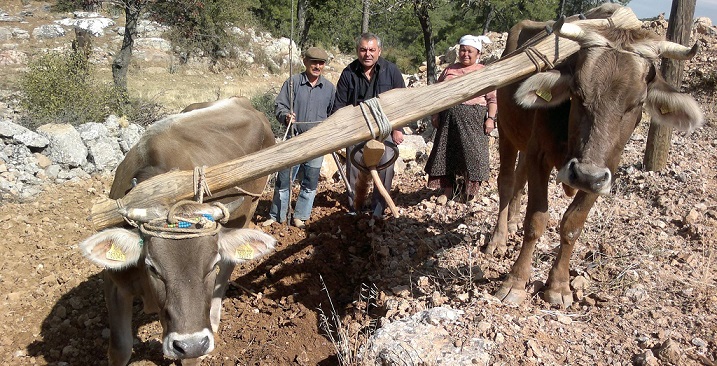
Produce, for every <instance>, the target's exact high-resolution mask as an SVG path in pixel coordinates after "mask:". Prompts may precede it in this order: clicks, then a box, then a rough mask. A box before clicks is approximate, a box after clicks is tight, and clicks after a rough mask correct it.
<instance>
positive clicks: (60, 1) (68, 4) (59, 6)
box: [52, 0, 102, 12]
mask: <svg viewBox="0 0 717 366" xmlns="http://www.w3.org/2000/svg"><path fill="white" fill-rule="evenodd" d="M101 3H102V1H101V0H57V2H55V4H54V5H53V6H52V10H54V11H57V12H67V11H75V10H90V9H95V8H97V7H99V6H100V4H101Z"/></svg>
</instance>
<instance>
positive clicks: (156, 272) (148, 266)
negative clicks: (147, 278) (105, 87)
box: [144, 259, 162, 278]
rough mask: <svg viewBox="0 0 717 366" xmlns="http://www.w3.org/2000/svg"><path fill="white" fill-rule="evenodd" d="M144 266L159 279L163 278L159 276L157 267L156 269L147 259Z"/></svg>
mask: <svg viewBox="0 0 717 366" xmlns="http://www.w3.org/2000/svg"><path fill="white" fill-rule="evenodd" d="M144 264H145V266H146V267H147V270H148V271H149V273H151V274H152V275H154V276H157V277H159V278H162V276H161V275H160V274H159V271H158V270H157V267H155V266H154V265H153V264H152V263H151V262H150V261H149V260H147V259H145V261H144Z"/></svg>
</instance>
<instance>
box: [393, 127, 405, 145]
mask: <svg viewBox="0 0 717 366" xmlns="http://www.w3.org/2000/svg"><path fill="white" fill-rule="evenodd" d="M391 137H392V138H393V142H394V143H395V144H396V145H401V143H402V142H403V132H401V131H399V130H393V132H391Z"/></svg>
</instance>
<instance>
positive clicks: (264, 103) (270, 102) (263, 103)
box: [251, 89, 286, 137]
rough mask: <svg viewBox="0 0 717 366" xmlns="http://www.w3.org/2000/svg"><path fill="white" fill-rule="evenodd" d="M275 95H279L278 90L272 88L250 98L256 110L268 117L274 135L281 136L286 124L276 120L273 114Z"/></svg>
mask: <svg viewBox="0 0 717 366" xmlns="http://www.w3.org/2000/svg"><path fill="white" fill-rule="evenodd" d="M277 95H279V92H278V91H276V90H274V89H270V90H267V91H266V92H264V94H257V95H255V96H253V97H252V98H251V105H252V106H254V108H256V109H257V110H258V111H260V112H262V113H264V114H265V115H266V118H267V119H269V123H271V131H272V132H274V136H282V137H283V136H284V132H286V126H284V125H283V124H281V123H279V121H277V120H276V116H274V108H275V105H274V103H275V101H276V96H277Z"/></svg>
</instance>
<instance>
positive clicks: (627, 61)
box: [485, 4, 704, 307]
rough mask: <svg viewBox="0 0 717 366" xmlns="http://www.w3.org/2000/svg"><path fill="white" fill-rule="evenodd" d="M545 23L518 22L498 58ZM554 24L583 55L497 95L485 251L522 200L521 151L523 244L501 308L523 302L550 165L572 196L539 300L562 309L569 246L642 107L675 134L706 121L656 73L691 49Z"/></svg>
mask: <svg viewBox="0 0 717 366" xmlns="http://www.w3.org/2000/svg"><path fill="white" fill-rule="evenodd" d="M618 8H619V6H618V5H614V4H607V5H606V6H603V7H601V8H599V9H597V10H595V11H593V12H590V13H588V14H586V15H588V16H589V17H590V16H592V17H596V18H600V17H602V18H604V17H606V16H609V15H610V14H611V13H612V12H613V11H615V10H616V9H618ZM544 25H545V24H541V23H536V22H530V21H524V22H521V23H519V24H518V25H516V26H515V27H513V28H512V29H511V31H510V33H509V35H508V40H507V48H506V50H505V54H507V53H510V52H512V51H513V50H515V49H516V48H517V47H518V46H519V45H520V44H522V43H523V42H525V40H527V39H529V38H530V37H531V36H533V35H534V34H536V33H538V32H539V31H540V30H542V29H543V27H544ZM554 27H555V32H556V33H557V34H558V35H559V36H560V37H564V38H568V39H571V40H574V41H576V42H578V43H579V44H580V46H581V49H580V50H579V51H578V52H577V53H576V54H574V55H573V56H571V57H570V58H569V59H568V60H567V61H566V62H565V63H564V64H563V65H561V66H560V67H559V68H558V69H556V70H551V71H548V72H542V73H538V74H536V75H534V76H531V77H530V78H528V79H526V80H525V81H524V82H522V83H516V84H514V85H510V86H507V87H505V88H502V89H500V90H498V103H499V104H498V111H499V113H500V123H499V124H498V130H499V133H500V140H499V144H500V145H499V150H500V172H499V175H498V188H499V196H500V211H499V216H498V222H497V223H496V227H495V228H494V232H493V236H492V238H491V241H490V242H489V243H488V245H487V247H486V250H485V251H486V252H487V253H489V254H492V253H493V252H494V251H496V250H497V251H498V252H500V253H502V252H504V251H505V245H506V240H507V233H508V221H509V213H508V211H509V201H510V199H511V197H513V196H515V197H519V193H520V191H521V190H522V185H523V182H525V180H524V178H521V177H520V174H518V177H517V178H516V172H515V162H516V156H517V153H518V151H521V159H525V161H524V163H525V164H520V165H521V166H523V167H525V169H526V172H527V177H528V207H527V210H526V211H527V212H526V216H525V221H524V223H523V232H524V237H523V244H522V247H521V250H520V255H519V256H518V259H517V260H516V262H515V264H514V265H513V268H512V269H511V271H510V274H509V275H508V276H507V278H506V279H505V281H504V282H503V284H502V287H501V288H500V289H499V290H498V292H497V294H496V296H497V297H499V298H501V299H502V300H504V301H507V302H514V303H518V302H521V301H523V300H524V299H525V297H526V295H527V293H526V284H527V282H528V280H529V279H530V276H531V272H532V268H531V261H532V257H533V251H534V249H535V244H536V242H537V241H538V239H539V238H540V236H541V235H542V234H543V231H544V230H545V227H546V223H547V219H548V179H549V177H550V172H551V170H552V169H553V167H555V168H556V169H558V181H560V182H562V183H563V187H564V188H565V191H566V193H568V194H569V195H575V198H574V199H573V201H572V203H571V204H570V206H569V207H568V209H567V210H566V211H565V213H564V214H563V218H562V221H561V222H560V250H559V252H558V256H557V258H556V260H555V263H554V264H553V267H552V269H551V270H550V274H549V275H548V280H547V282H546V288H545V292H544V298H545V300H546V301H548V302H549V303H550V304H554V305H561V306H566V307H567V306H569V305H570V304H571V303H572V298H573V297H572V293H571V290H570V274H569V269H570V256H571V253H572V251H573V247H574V245H575V242H576V240H577V239H578V237H579V236H580V233H581V231H582V228H583V226H584V224H585V219H586V217H587V215H588V213H589V212H590V209H591V208H592V206H593V204H594V203H595V200H596V199H597V198H598V196H599V195H603V194H607V193H609V192H610V189H611V186H612V181H613V174H614V172H615V169H616V168H617V165H618V163H619V161H620V154H621V152H622V150H623V148H624V146H625V144H626V143H627V141H628V139H629V138H630V135H631V134H632V132H633V130H634V129H635V127H636V126H637V124H638V123H639V122H640V119H641V115H642V108H643V105H644V106H645V108H647V109H648V111H649V112H650V114H651V115H652V117H653V120H654V121H656V122H658V123H662V124H665V125H670V126H674V127H676V128H679V129H682V130H688V131H689V130H692V129H695V128H697V127H698V126H699V125H700V124H702V123H703V119H704V118H703V115H702V112H701V111H700V109H699V106H698V105H697V102H695V100H694V99H692V98H691V97H690V96H688V95H684V94H680V93H678V92H677V91H676V90H675V89H674V88H672V87H671V86H670V85H668V84H667V83H665V81H664V80H663V79H662V78H661V76H660V72H659V70H658V69H657V68H656V67H655V63H656V61H657V59H658V58H659V57H660V56H663V57H670V58H676V59H688V58H690V57H692V56H693V55H694V54H695V53H696V47H693V48H692V49H690V48H687V47H684V46H681V45H679V44H675V43H671V42H666V41H664V40H663V39H660V38H659V37H658V36H657V35H655V34H654V33H651V32H650V31H647V30H642V29H639V28H638V29H615V28H608V29H605V28H587V26H585V27H583V28H581V27H578V26H576V25H575V24H574V23H564V24H563V22H560V21H559V22H558V23H556V24H555V26H554ZM536 108H538V109H536ZM515 182H517V184H515ZM514 188H515V189H514ZM514 191H515V192H514ZM576 193H577V194H576ZM516 202H519V198H517V199H514V201H513V202H512V203H511V204H510V211H511V212H510V214H511V215H514V214H515V212H516V211H517V207H519V204H516Z"/></svg>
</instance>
